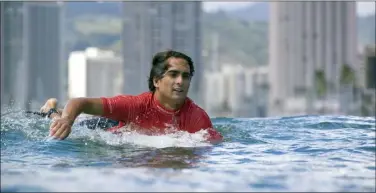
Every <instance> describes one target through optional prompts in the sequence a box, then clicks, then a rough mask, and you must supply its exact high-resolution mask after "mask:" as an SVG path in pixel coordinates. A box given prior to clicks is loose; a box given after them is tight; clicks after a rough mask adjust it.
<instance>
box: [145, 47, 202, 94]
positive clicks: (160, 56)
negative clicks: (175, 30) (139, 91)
mask: <svg viewBox="0 0 376 193" xmlns="http://www.w3.org/2000/svg"><path fill="white" fill-rule="evenodd" d="M169 58H181V59H184V60H185V61H187V63H188V65H189V70H190V72H189V73H190V75H191V77H192V76H193V74H194V71H195V68H194V66H193V61H192V59H191V58H190V57H189V56H187V55H185V54H183V53H181V52H178V51H174V50H167V51H163V52H158V53H156V54H155V55H154V57H153V60H152V67H151V70H150V75H149V79H148V83H149V90H150V91H152V92H154V91H155V86H154V82H153V80H154V79H157V80H159V79H161V78H162V77H163V75H164V73H165V72H166V71H167V70H168V68H169V67H170V65H169V64H168V59H169Z"/></svg>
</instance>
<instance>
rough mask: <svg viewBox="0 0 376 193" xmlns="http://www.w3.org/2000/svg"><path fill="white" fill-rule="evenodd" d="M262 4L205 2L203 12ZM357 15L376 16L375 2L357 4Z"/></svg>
mask: <svg viewBox="0 0 376 193" xmlns="http://www.w3.org/2000/svg"><path fill="white" fill-rule="evenodd" d="M256 3H260V2H203V10H204V11H208V12H212V11H217V10H220V9H222V10H236V9H239V8H241V7H244V6H247V5H252V4H256ZM356 13H357V15H358V16H366V15H370V14H375V3H374V2H356Z"/></svg>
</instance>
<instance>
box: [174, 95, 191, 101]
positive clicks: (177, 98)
mask: <svg viewBox="0 0 376 193" xmlns="http://www.w3.org/2000/svg"><path fill="white" fill-rule="evenodd" d="M186 97H187V95H185V94H173V95H172V96H171V99H172V100H177V101H181V100H184V99H185V98H186Z"/></svg>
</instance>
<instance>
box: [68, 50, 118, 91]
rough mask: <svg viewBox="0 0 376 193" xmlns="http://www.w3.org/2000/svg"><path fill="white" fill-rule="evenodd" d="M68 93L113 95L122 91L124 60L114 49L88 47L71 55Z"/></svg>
mask: <svg viewBox="0 0 376 193" xmlns="http://www.w3.org/2000/svg"><path fill="white" fill-rule="evenodd" d="M68 62H69V64H68V65H69V66H68V71H69V73H68V81H69V86H68V88H69V89H68V94H69V98H73V97H102V96H106V97H111V96H115V95H118V94H121V93H122V88H123V60H122V58H121V57H120V56H116V55H115V54H114V52H112V51H105V50H99V49H98V48H87V49H86V50H85V51H75V52H72V53H71V54H70V56H69V61H68Z"/></svg>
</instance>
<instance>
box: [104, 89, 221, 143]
mask: <svg viewBox="0 0 376 193" xmlns="http://www.w3.org/2000/svg"><path fill="white" fill-rule="evenodd" d="M101 99H102V102H103V109H104V114H103V115H102V116H103V117H106V118H109V119H113V120H117V121H120V123H119V125H118V126H116V127H113V128H110V129H109V130H108V131H111V132H116V131H117V130H118V129H119V128H121V127H123V126H124V125H126V124H133V125H135V126H138V127H137V131H138V132H141V133H144V134H148V135H158V134H164V133H167V132H168V131H169V128H171V127H173V128H175V129H177V130H182V131H187V132H189V133H195V132H197V131H200V130H202V129H206V130H207V131H208V134H209V136H208V140H209V141H211V142H218V141H221V140H222V139H223V137H222V135H221V134H220V133H219V132H218V131H216V130H215V129H214V128H213V125H212V122H211V120H210V118H209V116H208V115H207V113H206V112H205V111H204V110H203V109H202V108H200V107H199V106H198V105H196V104H195V103H194V102H193V101H192V100H191V99H189V98H188V97H187V99H186V100H185V103H184V104H183V106H182V107H181V108H180V109H179V110H177V111H172V110H168V109H166V108H164V107H163V106H162V105H161V104H160V103H159V101H158V100H156V99H155V97H154V95H153V93H152V92H145V93H142V94H140V95H136V96H133V95H118V96H115V97H110V98H107V97H102V98H101Z"/></svg>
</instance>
